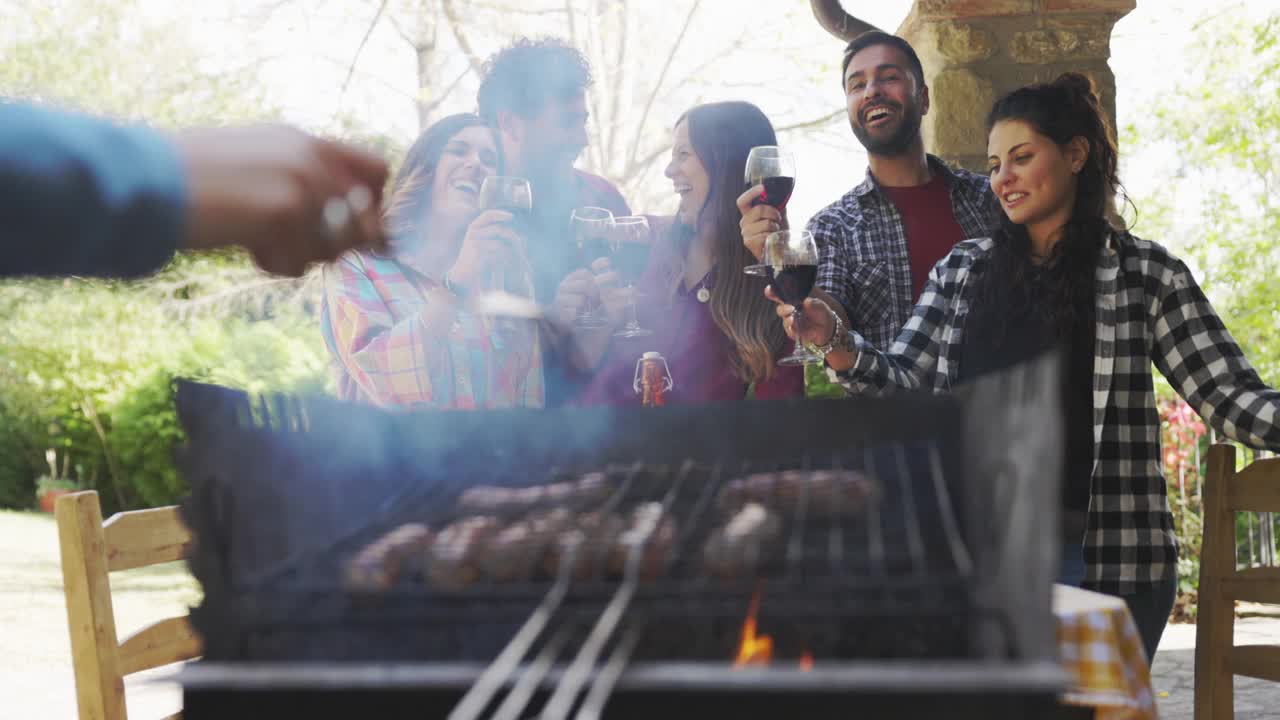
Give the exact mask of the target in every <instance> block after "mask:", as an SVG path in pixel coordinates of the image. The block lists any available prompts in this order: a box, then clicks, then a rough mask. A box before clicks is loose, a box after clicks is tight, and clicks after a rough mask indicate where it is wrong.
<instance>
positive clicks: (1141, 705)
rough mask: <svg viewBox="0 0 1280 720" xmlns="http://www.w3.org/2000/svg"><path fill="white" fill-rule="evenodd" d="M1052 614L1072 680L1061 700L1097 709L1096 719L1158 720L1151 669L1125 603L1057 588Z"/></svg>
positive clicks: (1073, 589)
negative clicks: (1056, 624) (1156, 719)
mask: <svg viewBox="0 0 1280 720" xmlns="http://www.w3.org/2000/svg"><path fill="white" fill-rule="evenodd" d="M1053 612H1054V615H1056V616H1057V620H1058V628H1057V630H1058V652H1059V654H1060V656H1061V658H1062V666H1063V669H1065V670H1066V671H1067V674H1068V676H1069V677H1070V685H1069V686H1068V688H1067V691H1066V692H1065V693H1063V695H1062V702H1063V703H1066V704H1068V705H1082V706H1087V707H1092V708H1094V713H1095V714H1094V717H1095V718H1096V719H1097V720H1154V719H1155V717H1156V701H1155V692H1154V691H1153V690H1152V688H1151V668H1150V665H1149V664H1148V662H1147V656H1146V651H1145V650H1143V648H1142V638H1141V637H1140V636H1139V635H1138V626H1137V625H1135V624H1134V622H1133V616H1131V615H1130V614H1129V608H1128V607H1126V606H1125V604H1124V601H1123V600H1121V599H1120V598H1117V597H1112V596H1110V595H1102V594H1100V593H1095V592H1090V591H1088V590H1081V589H1079V588H1073V587H1067V586H1065V585H1055V586H1054V588H1053Z"/></svg>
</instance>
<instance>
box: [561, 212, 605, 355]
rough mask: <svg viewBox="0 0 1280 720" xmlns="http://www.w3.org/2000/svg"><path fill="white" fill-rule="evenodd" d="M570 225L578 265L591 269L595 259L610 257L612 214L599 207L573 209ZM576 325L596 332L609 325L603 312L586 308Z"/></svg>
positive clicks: (579, 314)
mask: <svg viewBox="0 0 1280 720" xmlns="http://www.w3.org/2000/svg"><path fill="white" fill-rule="evenodd" d="M569 225H570V228H571V229H572V235H573V241H574V243H576V244H577V247H578V263H579V265H581V266H582V267H586V268H590V267H591V264H592V263H593V262H594V261H595V260H597V259H599V258H603V257H608V255H609V253H610V250H611V248H610V245H609V233H610V232H611V230H612V228H613V213H612V212H610V211H609V210H606V209H605V208H599V207H580V208H574V210H573V212H572V213H571V214H570V215H569ZM573 324H574V326H575V327H578V328H582V329H589V330H593V329H600V328H603V327H607V326H608V324H609V322H608V319H607V318H605V317H604V316H603V313H601V312H599V311H597V310H595V309H594V308H591V307H586V306H584V307H583V308H582V310H581V312H579V313H578V317H577V318H576V319H575V320H574V323H573Z"/></svg>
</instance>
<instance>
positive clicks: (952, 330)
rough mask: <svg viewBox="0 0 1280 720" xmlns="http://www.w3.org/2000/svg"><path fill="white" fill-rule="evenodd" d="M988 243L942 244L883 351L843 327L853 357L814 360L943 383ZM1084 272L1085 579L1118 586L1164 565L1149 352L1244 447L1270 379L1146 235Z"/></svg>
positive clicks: (1265, 432) (951, 371) (878, 386)
mask: <svg viewBox="0 0 1280 720" xmlns="http://www.w3.org/2000/svg"><path fill="white" fill-rule="evenodd" d="M992 246H993V243H992V241H991V240H990V239H980V240H966V241H964V242H962V243H960V244H958V245H956V246H955V248H953V249H952V251H951V254H950V255H948V256H947V257H945V258H943V259H942V260H940V261H939V262H938V264H937V265H936V266H934V268H933V271H932V272H931V273H930V275H929V281H928V284H927V285H926V286H925V289H924V292H923V293H921V295H920V302H919V303H918V304H917V305H916V307H915V310H914V312H913V314H912V316H911V320H910V321H908V323H907V325H906V327H904V328H902V332H901V333H900V334H899V335H898V337H897V339H895V340H894V342H893V345H892V347H891V348H890V349H889V351H888V352H887V353H882V352H880V351H879V350H877V349H876V347H875V345H874V343H871V342H869V341H867V340H866V339H864V338H862V337H861V336H859V335H858V334H857V333H851V338H852V340H853V342H854V344H855V345H856V346H857V348H858V350H859V353H858V358H857V361H856V363H855V364H854V366H853V368H851V369H850V370H849V371H848V372H843V373H837V372H835V371H832V370H830V369H828V375H830V376H831V378H832V380H834V381H836V382H840V383H841V384H842V385H844V386H845V389H846V390H847V391H849V392H851V393H857V392H868V391H870V392H884V391H888V390H890V389H891V388H894V387H902V388H928V387H931V388H932V389H933V390H934V391H935V392H946V391H948V390H950V389H951V386H952V384H953V383H954V382H955V381H956V378H957V377H958V371H959V367H958V362H957V360H958V359H959V357H960V348H961V345H962V342H963V339H962V336H963V332H964V326H965V318H966V317H967V315H968V311H969V300H970V298H971V297H972V295H973V291H974V288H975V284H976V283H975V280H976V279H977V278H979V277H981V274H982V271H983V269H984V268H985V267H987V264H986V263H985V262H983V259H984V256H985V255H987V253H989V252H990V250H991V248H992ZM971 271H972V272H971ZM1096 278H1097V286H1098V299H1097V304H1096V318H1097V319H1096V322H1097V328H1096V333H1097V334H1096V340H1095V341H1094V358H1093V368H1094V380H1093V440H1094V444H1093V453H1094V457H1093V479H1092V487H1091V489H1090V503H1089V516H1088V530H1087V532H1086V534H1085V551H1084V555H1085V563H1086V564H1087V572H1086V580H1085V582H1086V585H1088V586H1089V587H1091V588H1094V589H1096V590H1100V591H1102V592H1107V593H1113V594H1119V595H1128V594H1132V593H1134V592H1135V591H1141V590H1145V589H1147V588H1149V587H1150V586H1151V584H1152V583H1155V582H1157V581H1160V580H1169V579H1172V578H1174V577H1176V575H1177V557H1178V549H1177V544H1176V542H1175V540H1174V532H1173V517H1172V516H1171V515H1170V514H1169V504H1168V501H1167V497H1166V490H1165V480H1164V472H1163V469H1162V467H1161V453H1160V417H1159V415H1158V414H1157V412H1156V405H1155V390H1154V389H1153V386H1152V375H1151V365H1152V363H1155V366H1156V367H1158V368H1159V369H1160V372H1161V373H1162V374H1163V375H1164V376H1165V377H1166V378H1168V380H1169V383H1170V384H1171V385H1173V388H1174V389H1175V390H1177V391H1178V393H1179V394H1180V395H1182V397H1183V398H1185V399H1186V401H1187V403H1188V404H1190V405H1191V407H1193V408H1195V409H1196V411H1197V412H1199V413H1200V416H1201V417H1203V418H1205V419H1206V420H1207V421H1208V422H1209V423H1210V424H1211V425H1212V426H1213V427H1214V428H1216V429H1217V430H1218V431H1220V432H1222V433H1225V434H1226V435H1227V436H1228V437H1231V438H1234V439H1235V440H1238V441H1240V442H1242V443H1245V444H1246V445H1250V446H1253V447H1257V448H1266V449H1269V450H1272V451H1280V392H1277V391H1276V390H1274V389H1272V388H1270V387H1268V386H1267V385H1266V384H1264V383H1263V382H1262V379H1261V378H1259V377H1258V373H1257V372H1256V371H1255V370H1254V369H1253V367H1252V366H1250V365H1249V362H1248V360H1246V359H1245V357H1244V355H1243V353H1241V351H1240V346H1239V345H1237V344H1236V341H1235V340H1234V339H1233V338H1232V337H1231V334H1230V333H1229V332H1227V329H1226V327H1225V326H1224V325H1223V324H1222V320H1221V318H1219V317H1218V314H1217V313H1216V312H1215V311H1214V309H1213V306H1212V305H1210V304H1209V300H1208V299H1207V298H1206V297H1205V295H1204V293H1203V292H1202V291H1201V290H1200V287H1199V286H1198V285H1197V284H1196V281H1195V279H1194V278H1192V277H1191V272H1190V271H1189V270H1187V267H1186V266H1185V265H1183V263H1182V261H1180V260H1178V259H1177V258H1175V257H1173V256H1172V255H1170V254H1169V252H1168V251H1167V250H1165V249H1164V248H1163V247H1161V246H1160V245H1158V244H1156V243H1153V242H1149V241H1146V240H1141V239H1139V238H1136V237H1134V236H1132V235H1129V234H1127V233H1117V234H1115V235H1113V236H1112V237H1111V238H1110V240H1109V242H1108V243H1107V247H1106V248H1104V249H1103V251H1102V253H1101V254H1100V256H1099V260H1098V270H1097V275H1096Z"/></svg>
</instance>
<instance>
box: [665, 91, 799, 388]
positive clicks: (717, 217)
mask: <svg viewBox="0 0 1280 720" xmlns="http://www.w3.org/2000/svg"><path fill="white" fill-rule="evenodd" d="M681 122H687V123H688V125H689V141H690V143H691V144H692V145H693V151H694V153H696V154H697V156H698V160H699V161H701V162H702V166H703V167H704V168H706V170H707V176H708V178H709V179H710V181H711V187H710V190H709V192H708V193H707V199H706V202H705V203H703V206H702V209H701V210H700V211H699V212H698V221H697V228H695V229H694V232H697V231H698V230H700V229H702V228H704V227H709V228H711V231H712V232H713V235H714V239H713V241H712V254H713V256H714V258H715V268H716V270H715V289H714V291H713V292H712V293H711V317H712V318H713V319H714V320H715V323H716V325H717V326H718V327H719V328H720V331H721V332H723V333H724V334H725V335H726V336H727V337H728V338H729V339H730V340H732V341H733V353H732V355H731V357H730V363H731V365H732V367H733V371H734V374H735V375H737V376H738V377H739V378H740V379H741V380H742V381H743V382H756V381H760V380H765V379H768V378H769V377H771V376H772V375H773V372H774V365H775V359H776V358H777V357H778V356H779V355H780V354H781V353H782V352H783V351H784V350H785V347H786V342H787V336H786V333H785V332H784V331H783V329H782V323H780V322H778V321H777V317H776V316H775V314H774V312H773V303H771V302H770V301H769V300H768V299H767V298H766V297H765V296H764V292H763V290H764V288H763V287H762V286H761V284H760V281H759V280H758V279H757V278H754V277H751V276H748V275H746V274H745V273H743V272H742V269H743V268H744V267H746V266H747V265H750V264H752V263H754V262H755V258H754V257H752V256H751V253H750V252H749V251H748V250H747V249H746V247H745V246H743V244H742V235H741V231H740V230H739V227H738V221H739V220H740V219H741V212H739V210H738V204H737V199H738V196H739V195H741V194H742V191H743V190H744V189H745V188H744V182H745V181H744V180H743V173H744V171H745V170H746V166H747V155H748V154H749V153H750V152H751V148H753V147H756V146H757V145H777V144H778V136H777V134H776V133H774V131H773V124H772V123H770V122H769V118H768V117H766V116H765V114H764V113H763V112H761V110H760V108H758V107H756V106H755V105H752V104H751V103H748V102H740V101H733V102H718V103H708V104H706V105H697V106H695V107H693V108H691V109H690V110H689V111H688V112H686V113H685V114H684V115H682V116H680V119H679V120H677V121H676V124H677V125H679V124H680V123H681Z"/></svg>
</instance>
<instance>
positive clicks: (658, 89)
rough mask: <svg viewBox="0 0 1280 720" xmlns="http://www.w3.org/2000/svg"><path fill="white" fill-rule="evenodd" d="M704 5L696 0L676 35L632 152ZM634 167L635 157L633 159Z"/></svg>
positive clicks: (641, 118) (643, 116)
mask: <svg viewBox="0 0 1280 720" xmlns="http://www.w3.org/2000/svg"><path fill="white" fill-rule="evenodd" d="M701 4H702V0H694V3H693V5H692V6H690V7H689V14H688V15H685V18H684V24H683V25H682V26H681V27H680V33H679V34H678V35H676V41H675V44H673V45H672V46H671V52H670V53H669V54H668V55H667V60H666V62H664V63H663V64H662V72H660V73H658V81H657V82H656V83H654V85H653V90H651V91H650V92H649V98H648V99H647V100H646V101H645V103H644V110H643V111H642V112H641V113H640V122H639V123H638V124H637V125H636V137H635V140H634V141H633V143H632V145H631V147H632V150H633V151H634V149H635V148H636V147H638V146H639V145H640V138H641V137H643V135H644V126H645V123H647V122H649V113H650V112H651V111H652V110H653V103H654V102H656V101H657V99H658V93H659V92H661V91H662V84H663V82H665V81H666V79H667V72H668V71H670V70H671V63H672V62H673V61H674V60H675V57H676V53H677V52H679V51H680V45H681V44H682V43H684V36H685V35H686V34H687V33H688V32H689V26H690V25H692V24H693V16H694V13H696V12H698V6H699V5H701ZM631 160H632V161H633V162H632V163H629V164H630V165H634V160H635V156H634V155H633V156H632V157H631Z"/></svg>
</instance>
